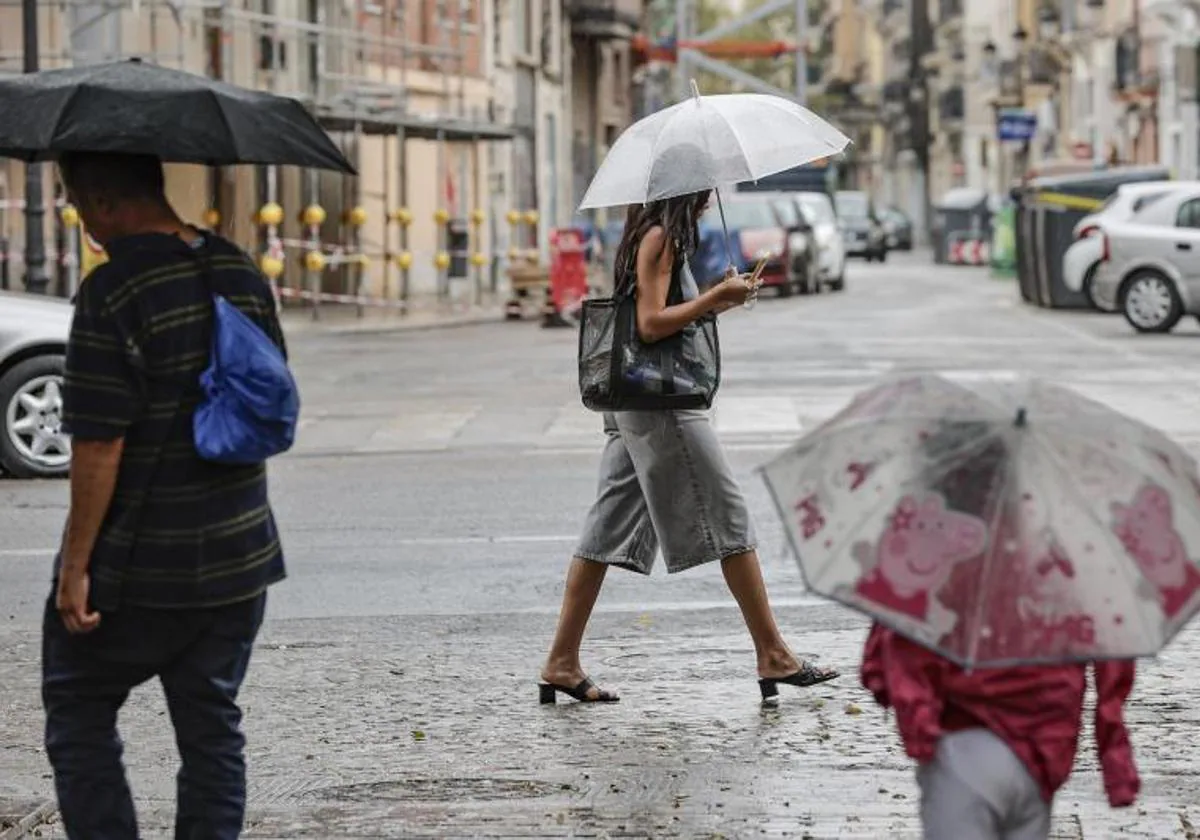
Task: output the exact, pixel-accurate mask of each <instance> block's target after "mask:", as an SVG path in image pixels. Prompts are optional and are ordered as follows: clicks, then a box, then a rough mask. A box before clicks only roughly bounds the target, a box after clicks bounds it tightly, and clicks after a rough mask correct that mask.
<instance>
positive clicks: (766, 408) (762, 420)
mask: <svg viewBox="0 0 1200 840" xmlns="http://www.w3.org/2000/svg"><path fill="white" fill-rule="evenodd" d="M713 414H714V417H713V421H714V422H713V426H714V427H715V428H716V430H717V434H719V435H746V434H760V435H769V434H788V433H792V434H799V432H800V429H801V425H800V414H799V412H798V411H797V409H796V403H795V401H794V400H793V399H792V398H791V397H760V396H750V397H742V396H729V397H722V398H720V399H718V400H717V403H716V406H715V410H714V412H713Z"/></svg>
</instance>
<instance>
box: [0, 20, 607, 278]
mask: <svg viewBox="0 0 1200 840" xmlns="http://www.w3.org/2000/svg"><path fill="white" fill-rule="evenodd" d="M39 12H40V19H39V34H40V38H41V44H40V47H41V49H40V61H41V65H42V67H43V68H50V67H58V66H68V65H71V64H82V63H94V62H100V61H110V60H119V59H122V58H126V57H131V56H139V57H142V58H144V59H146V60H149V61H154V62H156V63H160V64H164V65H167V66H172V67H177V68H180V69H184V70H188V71H191V72H196V73H201V74H206V75H210V76H214V77H218V78H222V79H225V80H227V81H230V82H233V83H235V84H240V85H244V86H247V87H254V88H260V89H266V90H271V91H274V92H278V93H281V94H285V95H289V96H294V97H296V98H298V99H300V100H301V101H303V102H305V103H306V104H307V105H308V107H309V108H310V109H311V110H312V111H313V113H314V114H315V115H316V117H317V118H318V120H319V121H321V122H322V124H323V125H324V126H325V127H326V129H327V130H328V131H329V132H330V133H331V136H333V137H334V139H335V141H336V142H337V143H339V144H340V145H341V146H342V148H343V149H344V150H345V151H346V153H347V155H348V156H349V157H350V158H351V160H352V161H353V162H354V163H355V164H356V166H357V167H358V169H359V175H360V177H358V178H345V177H342V176H336V175H332V174H328V173H313V172H305V171H300V170H296V169H293V168H288V167H235V168H226V169H223V170H220V171H215V172H214V171H209V170H206V169H204V168H201V167H189V166H170V167H168V185H169V186H168V188H169V193H170V197H171V199H172V200H173V201H174V202H175V203H176V205H177V206H178V207H179V209H180V210H181V211H182V212H183V213H184V214H185V215H186V216H187V217H189V218H191V219H196V220H200V219H207V220H208V221H210V222H215V223H216V226H217V227H218V229H219V230H220V231H221V232H222V233H224V234H226V235H228V236H230V237H231V238H233V239H234V240H235V241H237V242H238V243H239V244H241V245H243V246H245V247H247V248H250V249H253V250H257V251H263V250H265V249H267V248H268V247H269V246H274V247H275V248H279V247H282V249H283V252H284V257H285V259H284V263H285V270H284V274H283V276H282V277H281V278H280V279H279V282H280V285H281V286H282V287H284V289H285V291H290V292H292V294H291V296H292V297H300V296H301V295H312V294H314V293H316V294H326V295H328V294H337V293H344V294H365V295H368V296H371V297H377V298H380V299H399V298H401V297H407V296H410V295H411V296H419V295H426V294H434V293H436V294H437V295H439V296H440V297H442V298H462V299H465V298H467V297H470V296H471V295H476V294H477V293H478V292H479V291H480V289H485V290H489V291H490V290H498V287H500V286H502V285H503V283H504V273H505V272H504V269H505V267H506V264H507V261H508V259H509V255H510V253H511V251H512V249H513V248H518V249H519V250H520V251H521V252H522V253H524V254H528V252H529V251H530V250H531V249H539V250H543V251H544V248H545V243H546V240H547V231H548V229H549V228H550V227H551V226H553V225H557V224H561V223H564V222H565V221H568V220H569V219H570V216H571V211H572V207H573V201H574V199H575V194H574V193H575V191H574V188H573V185H572V183H571V182H572V179H571V177H570V174H571V172H572V161H571V151H570V150H571V139H572V130H571V123H572V120H573V117H574V115H573V113H572V104H571V103H572V74H573V71H574V70H575V69H576V68H575V67H573V66H572V65H573V62H572V49H571V47H572V44H571V36H570V20H569V17H568V15H567V14H566V12H565V10H564V8H563V6H562V4H561V3H560V2H557V0H417V2H412V0H407V1H406V0H349V2H344V0H304V2H300V0H268V1H267V2H265V3H254V4H250V3H238V2H216V3H214V2H199V0H197V2H189V0H171V2H166V0H140V2H132V0H130V2H113V3H106V4H96V3H90V2H85V0H54V2H43V3H40V4H39ZM21 56H22V53H21V18H20V8H19V5H16V4H8V5H2V6H0V73H6V72H7V73H15V72H19V71H20V69H21ZM583 69H586V68H583ZM585 87H586V86H585ZM49 169H50V168H49V167H47V170H49ZM23 184H24V173H23V167H21V166H19V165H10V164H0V242H4V241H7V243H8V248H7V255H8V268H9V276H10V277H20V276H21V274H22V272H23V266H22V263H21V253H20V252H21V250H22V249H23V243H24V219H23V215H22V212H21V206H22V201H23ZM45 185H46V191H47V195H48V196H53V195H54V189H55V182H54V178H53V173H52V172H51V171H47V173H46V182H45ZM268 203H276V204H278V205H280V206H281V207H282V209H283V215H284V220H283V222H282V224H280V225H278V226H277V227H271V228H268V227H266V226H264V225H263V224H260V222H261V221H262V220H261V218H256V211H257V210H258V208H260V207H262V206H263V205H264V204H268ZM310 205H320V206H321V207H322V208H323V210H324V214H325V220H324V222H322V223H321V224H320V226H319V230H318V231H314V230H313V229H312V228H311V227H309V226H308V225H306V224H305V223H304V222H302V220H301V218H300V217H301V215H302V211H303V210H304V208H306V207H309V206H310ZM514 210H516V211H519V212H520V213H521V217H520V223H519V224H517V225H513V224H511V223H510V222H509V219H508V217H509V216H510V213H511V211H514ZM310 219H311V217H310ZM447 219H448V220H449V224H447V222H446V220H447ZM46 233H47V242H48V243H51V244H52V245H53V244H54V243H56V242H57V241H59V240H61V239H62V236H61V232H60V231H59V230H57V226H56V224H55V216H54V214H53V213H51V214H48V216H47V229H46ZM464 237H465V238H464ZM51 250H52V253H51V254H50V256H51V259H58V258H59V257H61V256H62V254H61V253H54V251H56V250H58V249H54V248H53V247H52V248H51ZM313 250H319V251H320V252H322V253H323V254H324V255H325V258H326V262H327V263H328V265H327V267H326V268H325V269H324V270H323V271H320V272H316V274H317V276H316V277H314V272H313V271H311V270H310V269H306V268H305V265H304V257H305V255H306V254H308V253H310V252H311V251H313ZM448 257H450V258H451V259H450V265H447V264H446V260H447V258H448ZM467 257H472V258H474V259H471V260H468V259H467ZM464 265H466V266H469V267H468V268H466V269H464Z"/></svg>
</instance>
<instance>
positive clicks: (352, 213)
mask: <svg viewBox="0 0 1200 840" xmlns="http://www.w3.org/2000/svg"><path fill="white" fill-rule="evenodd" d="M346 222H347V223H348V224H350V225H352V226H353V227H362V226H363V225H365V224H366V223H367V211H366V209H364V208H362V207H352V208H350V210H349V211H348V212H347V213H346Z"/></svg>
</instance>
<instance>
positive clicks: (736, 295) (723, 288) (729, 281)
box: [713, 269, 758, 313]
mask: <svg viewBox="0 0 1200 840" xmlns="http://www.w3.org/2000/svg"><path fill="white" fill-rule="evenodd" d="M757 290H758V284H757V283H756V284H751V283H750V275H749V274H737V273H736V272H734V271H733V270H732V269H731V270H730V271H729V273H728V274H726V275H725V279H724V280H722V281H721V282H720V283H718V284H717V285H716V286H714V287H713V297H714V298H715V299H716V306H715V307H714V309H715V311H716V312H718V313H720V312H727V311H729V310H730V309H733V308H734V307H735V306H741V305H743V304H744V303H745V302H746V301H747V300H749V299H750V296H751V295H753V294H754V293H755V292H756V291H757Z"/></svg>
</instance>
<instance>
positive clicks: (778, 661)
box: [721, 551, 800, 677]
mask: <svg viewBox="0 0 1200 840" xmlns="http://www.w3.org/2000/svg"><path fill="white" fill-rule="evenodd" d="M721 571H722V572H724V573H725V583H726V584H727V585H728V586H729V591H730V592H732V593H733V597H734V600H736V601H737V604H738V606H739V607H741V610H742V617H743V618H744V619H745V620H746V629H748V630H749V631H750V638H752V639H753V640H754V652H755V654H756V655H757V657H758V675H759V676H760V677H786V676H788V675H789V674H794V673H796V671H798V670H799V669H800V662H799V660H797V659H796V656H795V654H793V653H792V651H791V649H790V648H789V647H788V646H787V642H785V641H784V640H783V636H782V634H780V632H779V626H778V625H777V624H776V623H775V615H774V613H772V612H771V604H770V602H769V601H768V600H767V585H766V583H764V582H763V576H762V567H761V566H760V565H759V562H758V553H757V552H755V551H746V552H743V553H742V554H734V555H732V556H730V557H726V558H725V559H724V560H722V561H721Z"/></svg>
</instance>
